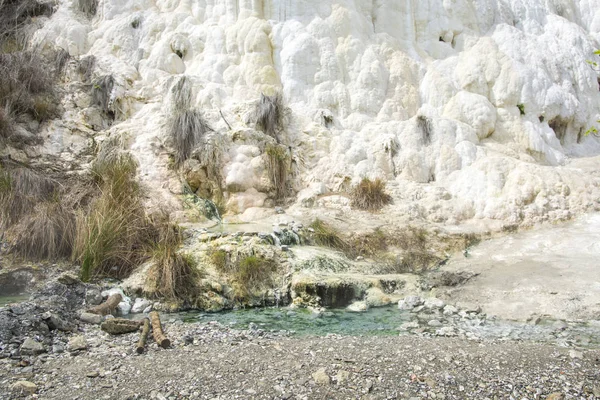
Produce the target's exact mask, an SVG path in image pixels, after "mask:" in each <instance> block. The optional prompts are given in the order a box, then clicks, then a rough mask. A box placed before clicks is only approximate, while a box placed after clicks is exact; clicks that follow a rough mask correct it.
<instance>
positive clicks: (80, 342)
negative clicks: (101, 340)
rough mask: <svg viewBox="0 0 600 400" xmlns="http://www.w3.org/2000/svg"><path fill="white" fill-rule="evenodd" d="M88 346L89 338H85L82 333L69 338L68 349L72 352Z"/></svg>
mask: <svg viewBox="0 0 600 400" xmlns="http://www.w3.org/2000/svg"><path fill="white" fill-rule="evenodd" d="M87 348H88V343H87V340H85V337H83V336H81V335H79V336H73V337H72V338H71V339H70V340H69V343H68V344H67V349H68V350H69V351H71V352H73V351H82V350H87Z"/></svg>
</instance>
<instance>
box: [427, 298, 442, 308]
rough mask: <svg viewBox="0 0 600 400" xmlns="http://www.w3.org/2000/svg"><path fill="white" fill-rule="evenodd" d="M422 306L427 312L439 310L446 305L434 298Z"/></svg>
mask: <svg viewBox="0 0 600 400" xmlns="http://www.w3.org/2000/svg"><path fill="white" fill-rule="evenodd" d="M423 305H424V306H425V308H427V309H428V310H439V309H442V308H444V306H445V305H446V303H444V301H443V300H440V299H436V298H435V297H431V298H429V299H426V300H425V302H424V304H423Z"/></svg>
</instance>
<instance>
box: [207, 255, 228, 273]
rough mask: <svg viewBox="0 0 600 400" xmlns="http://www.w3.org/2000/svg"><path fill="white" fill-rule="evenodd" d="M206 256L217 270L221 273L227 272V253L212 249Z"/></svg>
mask: <svg viewBox="0 0 600 400" xmlns="http://www.w3.org/2000/svg"><path fill="white" fill-rule="evenodd" d="M208 257H209V258H210V262H211V263H212V264H213V265H214V266H215V269H216V270H217V271H218V272H220V273H222V274H225V273H228V272H229V265H230V264H229V255H228V254H227V252H226V251H225V250H212V251H210V252H209V253H208Z"/></svg>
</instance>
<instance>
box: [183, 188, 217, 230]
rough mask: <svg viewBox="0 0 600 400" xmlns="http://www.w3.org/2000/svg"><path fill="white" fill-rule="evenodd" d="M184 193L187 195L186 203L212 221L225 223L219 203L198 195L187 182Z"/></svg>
mask: <svg viewBox="0 0 600 400" xmlns="http://www.w3.org/2000/svg"><path fill="white" fill-rule="evenodd" d="M183 193H184V195H185V203H186V204H187V205H188V206H190V207H192V208H195V209H196V210H198V212H200V213H201V214H202V215H204V216H205V217H206V218H208V219H210V220H212V221H218V222H219V224H222V223H223V220H222V219H221V214H220V213H219V208H218V207H217V205H216V204H215V203H214V202H213V201H212V200H209V199H203V198H201V197H198V196H197V195H196V194H195V193H194V192H192V189H190V187H189V186H188V185H187V184H184V187H183Z"/></svg>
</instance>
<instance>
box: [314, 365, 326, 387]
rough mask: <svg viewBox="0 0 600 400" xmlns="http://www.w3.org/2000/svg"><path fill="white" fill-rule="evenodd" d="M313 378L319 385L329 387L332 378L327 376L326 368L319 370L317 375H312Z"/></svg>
mask: <svg viewBox="0 0 600 400" xmlns="http://www.w3.org/2000/svg"><path fill="white" fill-rule="evenodd" d="M312 378H313V379H314V380H315V382H316V383H318V384H319V385H329V383H330V378H329V375H327V372H326V370H325V368H321V369H318V370H317V371H316V372H315V373H313V374H312Z"/></svg>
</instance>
